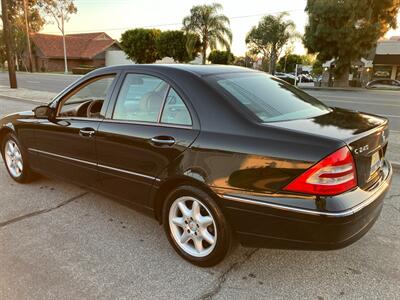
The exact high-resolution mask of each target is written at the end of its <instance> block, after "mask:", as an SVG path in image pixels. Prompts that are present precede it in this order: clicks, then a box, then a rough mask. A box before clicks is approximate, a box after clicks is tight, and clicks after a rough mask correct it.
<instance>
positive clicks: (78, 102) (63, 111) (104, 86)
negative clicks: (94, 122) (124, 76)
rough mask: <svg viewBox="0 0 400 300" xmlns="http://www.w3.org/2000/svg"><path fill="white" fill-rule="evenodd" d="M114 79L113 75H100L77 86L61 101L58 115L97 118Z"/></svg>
mask: <svg viewBox="0 0 400 300" xmlns="http://www.w3.org/2000/svg"><path fill="white" fill-rule="evenodd" d="M114 79H115V75H107V76H102V77H98V78H95V79H92V80H89V81H88V82H87V83H84V84H83V85H81V86H79V87H77V88H76V89H75V90H74V91H72V93H70V94H69V95H67V97H66V98H65V99H63V100H62V101H61V104H60V107H59V109H58V116H60V117H87V118H99V117H100V111H101V109H102V107H103V103H104V101H105V99H106V97H107V94H108V92H109V89H110V87H111V85H112V83H113V81H114Z"/></svg>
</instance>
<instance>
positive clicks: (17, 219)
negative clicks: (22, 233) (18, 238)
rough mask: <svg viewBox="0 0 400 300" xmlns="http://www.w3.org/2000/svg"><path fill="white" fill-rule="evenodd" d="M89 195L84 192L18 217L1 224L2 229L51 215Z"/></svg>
mask: <svg viewBox="0 0 400 300" xmlns="http://www.w3.org/2000/svg"><path fill="white" fill-rule="evenodd" d="M87 194H89V192H84V193H81V194H79V195H77V196H75V197H72V198H69V199H67V200H65V201H63V202H61V203H59V204H58V205H56V206H54V207H50V208H46V209H41V210H37V211H34V212H31V213H29V214H26V215H23V216H19V217H16V218H14V219H11V220H8V221H5V222H1V223H0V228H3V227H5V226H7V225H10V224H13V223H17V222H19V221H22V220H25V219H28V218H31V217H34V216H37V215H41V214H46V213H49V212H51V211H53V210H56V209H58V208H61V207H63V206H65V205H67V204H68V203H71V202H73V201H75V200H78V199H79V198H81V197H83V196H85V195H87Z"/></svg>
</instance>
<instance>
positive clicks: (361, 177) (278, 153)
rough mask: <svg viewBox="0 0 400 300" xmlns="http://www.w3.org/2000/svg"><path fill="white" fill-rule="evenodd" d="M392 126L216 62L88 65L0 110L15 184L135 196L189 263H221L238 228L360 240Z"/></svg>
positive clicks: (319, 240) (337, 243)
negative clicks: (49, 180)
mask: <svg viewBox="0 0 400 300" xmlns="http://www.w3.org/2000/svg"><path fill="white" fill-rule="evenodd" d="M388 136H389V129H388V121H387V120H386V119H385V118H382V117H379V116H375V115H371V114H364V113H360V112H354V111H348V110H344V109H339V108H330V107H327V106H326V105H324V104H322V103H321V102H320V101H318V100H317V99H315V98H314V97H312V96H310V95H308V94H307V93H305V92H303V91H301V90H299V89H297V88H296V87H294V86H292V85H289V84H287V83H286V82H285V81H283V80H280V79H278V78H276V77H273V76H270V75H268V74H265V73H263V72H258V71H254V70H249V69H247V68H240V67H231V66H216V65H213V66H194V65H178V64H177V65H126V66H115V67H107V68H102V69H97V70H95V71H93V72H91V73H89V74H87V75H85V76H84V77H82V78H80V79H79V80H77V81H76V82H75V83H73V84H72V85H71V86H69V87H68V88H67V89H65V90H64V91H63V92H61V93H60V94H59V95H58V96H57V97H55V99H54V100H53V101H52V102H51V103H50V104H48V105H45V106H39V107H37V108H35V109H34V110H33V111H27V112H20V113H15V114H11V115H8V116H6V117H4V118H3V119H1V120H0V145H1V153H2V156H3V159H4V162H5V166H6V169H7V171H8V173H9V175H10V176H11V178H12V179H14V180H15V181H16V182H19V183H25V182H29V181H30V180H32V179H34V178H35V174H44V175H47V176H50V177H56V178H61V179H64V180H68V181H71V182H74V183H77V184H79V185H80V186H86V187H87V188H89V189H91V190H94V191H98V192H101V193H103V194H105V195H108V196H110V197H113V198H116V199H119V200H121V201H124V202H126V203H127V204H129V205H131V206H133V207H137V208H140V210H141V211H144V212H146V213H148V214H149V215H151V216H153V217H154V218H156V219H157V220H158V221H159V222H160V224H163V227H164V230H165V233H166V235H167V238H168V240H169V242H170V244H171V245H172V247H173V248H174V249H175V250H176V252H177V253H178V254H179V255H180V256H182V257H183V258H184V259H186V260H188V261H189V262H191V263H193V264H196V265H198V266H212V265H215V264H217V263H218V262H220V261H221V260H222V259H223V258H224V257H225V256H226V254H227V253H228V252H229V250H230V249H231V247H232V244H233V241H234V239H237V240H238V241H239V242H240V243H242V244H243V245H245V246H252V247H271V248H291V249H336V248H341V247H345V246H347V245H349V244H351V243H353V242H355V241H356V240H358V239H359V238H361V237H362V236H363V235H364V234H365V233H366V232H367V231H368V230H369V229H370V228H371V226H372V225H373V224H374V222H375V221H376V219H377V218H378V216H379V214H380V212H381V209H382V206H383V200H384V196H385V194H386V192H387V191H388V189H389V186H390V182H391V178H392V168H391V165H390V163H389V162H388V161H387V159H386V158H385V153H386V150H387V144H388V142H387V141H388ZM11 188H12V187H11ZM366 247H368V245H366Z"/></svg>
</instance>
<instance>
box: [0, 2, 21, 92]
mask: <svg viewBox="0 0 400 300" xmlns="http://www.w3.org/2000/svg"><path fill="white" fill-rule="evenodd" d="M7 1H8V0H1V10H2V17H3V33H4V43H5V45H6V52H7V64H8V76H9V79H10V88H12V89H16V88H17V76H16V74H15V61H14V55H13V47H12V43H11V32H10V23H9V20H8V7H7Z"/></svg>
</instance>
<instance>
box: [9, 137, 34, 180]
mask: <svg viewBox="0 0 400 300" xmlns="http://www.w3.org/2000/svg"><path fill="white" fill-rule="evenodd" d="M1 154H2V156H3V160H4V164H5V166H6V169H7V172H8V174H9V175H10V176H11V178H12V179H14V180H15V181H16V182H18V183H27V182H30V181H32V180H33V179H34V177H35V176H34V173H33V172H32V170H31V169H30V167H29V163H28V161H27V159H26V155H25V152H24V149H23V148H22V146H21V144H20V143H19V142H18V139H17V137H16V136H15V135H14V134H12V133H8V134H6V135H5V137H4V139H3V143H2V145H1Z"/></svg>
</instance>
